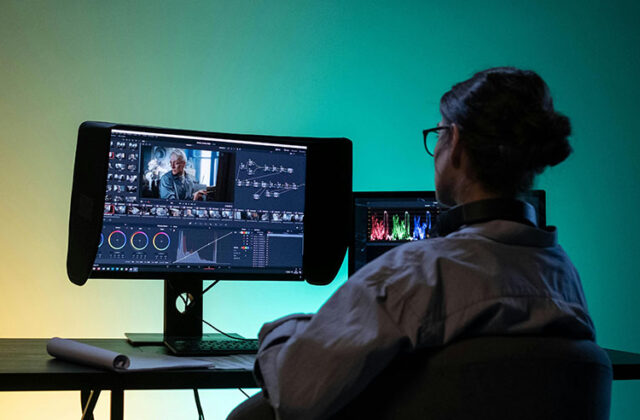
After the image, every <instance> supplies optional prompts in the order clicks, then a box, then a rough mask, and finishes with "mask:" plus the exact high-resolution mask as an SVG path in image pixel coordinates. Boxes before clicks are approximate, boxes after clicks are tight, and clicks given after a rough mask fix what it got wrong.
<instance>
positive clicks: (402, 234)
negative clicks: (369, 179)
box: [351, 197, 441, 272]
mask: <svg viewBox="0 0 640 420" xmlns="http://www.w3.org/2000/svg"><path fill="white" fill-rule="evenodd" d="M440 211H441V207H440V206H439V205H438V203H437V201H436V200H435V197H434V198H433V199H431V198H422V197H415V198H401V197H397V198H392V197H366V198H365V197H356V198H355V202H354V215H355V219H354V231H355V237H354V244H353V248H352V250H351V252H352V253H353V256H352V264H351V265H352V267H351V272H355V271H356V270H358V269H359V268H360V267H362V266H363V265H365V264H366V263H368V262H370V261H372V260H373V259H375V258H377V257H379V256H380V255H382V254H384V253H385V252H387V251H389V250H390V249H392V248H394V247H396V246H398V245H399V244H402V243H405V242H410V241H417V240H422V239H428V238H431V237H433V236H435V232H436V224H437V221H438V215H439V214H440Z"/></svg>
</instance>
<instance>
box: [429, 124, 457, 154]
mask: <svg viewBox="0 0 640 420" xmlns="http://www.w3.org/2000/svg"><path fill="white" fill-rule="evenodd" d="M450 128H451V126H450V125H439V126H437V127H434V128H430V129H428V130H422V136H423V138H424V150H426V151H427V153H428V154H429V156H433V152H434V151H435V150H436V144H437V143H438V139H440V131H442V130H448V129H450Z"/></svg>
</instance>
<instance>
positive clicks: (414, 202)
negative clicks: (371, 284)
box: [349, 190, 546, 274]
mask: <svg viewBox="0 0 640 420" xmlns="http://www.w3.org/2000/svg"><path fill="white" fill-rule="evenodd" d="M520 199H522V200H524V201H526V202H528V203H529V204H531V205H532V206H533V207H534V208H535V211H536V216H537V224H538V226H546V211H545V210H546V209H545V207H546V201H545V194H544V191H542V190H532V191H528V192H525V193H524V194H522V196H521V197H520ZM353 208H354V236H353V244H352V247H351V249H350V251H349V274H353V273H354V272H356V271H357V270H358V269H360V268H361V267H362V266H364V265H365V264H367V263H368V262H370V261H372V260H374V259H375V258H377V257H379V256H380V255H382V254H384V253H385V252H387V251H389V250H391V249H392V248H394V247H396V246H398V245H401V244H403V243H406V242H410V241H418V240H423V239H429V238H433V237H435V236H437V231H438V228H437V225H438V218H439V217H440V214H441V213H443V212H445V211H446V210H447V209H446V207H443V206H442V205H441V204H439V203H438V202H437V201H436V196H435V191H400V192H356V193H354V203H353Z"/></svg>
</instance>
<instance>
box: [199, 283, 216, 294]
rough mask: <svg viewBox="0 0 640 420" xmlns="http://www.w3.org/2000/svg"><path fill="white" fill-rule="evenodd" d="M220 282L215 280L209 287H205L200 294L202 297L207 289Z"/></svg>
mask: <svg viewBox="0 0 640 420" xmlns="http://www.w3.org/2000/svg"><path fill="white" fill-rule="evenodd" d="M219 281H220V280H216V281H214V282H213V283H211V284H210V285H209V286H207V287H206V288H205V289H204V290H203V291H202V294H203V295H204V294H205V293H207V292H208V291H209V289H211V288H212V287H213V286H215V285H216V284H218V282H219Z"/></svg>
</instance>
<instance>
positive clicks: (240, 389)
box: [238, 388, 251, 398]
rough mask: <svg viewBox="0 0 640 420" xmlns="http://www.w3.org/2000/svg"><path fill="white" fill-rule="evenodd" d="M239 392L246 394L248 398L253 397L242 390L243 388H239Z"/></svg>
mask: <svg viewBox="0 0 640 420" xmlns="http://www.w3.org/2000/svg"><path fill="white" fill-rule="evenodd" d="M238 391H240V392H242V393H243V394H244V396H245V397H247V398H251V397H250V396H249V394H247V393H246V392H244V389H242V388H238Z"/></svg>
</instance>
